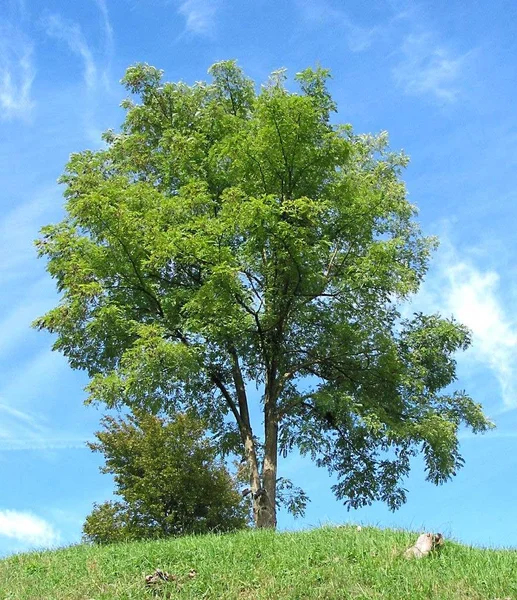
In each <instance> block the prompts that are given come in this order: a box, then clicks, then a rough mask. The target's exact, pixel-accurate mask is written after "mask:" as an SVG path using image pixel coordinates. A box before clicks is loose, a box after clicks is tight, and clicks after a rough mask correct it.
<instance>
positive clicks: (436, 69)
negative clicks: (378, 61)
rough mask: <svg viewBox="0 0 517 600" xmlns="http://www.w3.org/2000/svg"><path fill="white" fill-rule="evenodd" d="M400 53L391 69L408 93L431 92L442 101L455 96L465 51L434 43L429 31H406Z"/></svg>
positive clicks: (463, 63) (457, 91) (430, 93)
mask: <svg viewBox="0 0 517 600" xmlns="http://www.w3.org/2000/svg"><path fill="white" fill-rule="evenodd" d="M401 54H402V57H401V60H400V62H399V63H398V64H397V65H396V66H395V67H394V68H393V71H392V73H393V77H394V79H395V81H396V83H397V84H398V85H399V86H400V87H401V88H403V90H404V91H405V92H406V93H407V94H410V95H418V96H420V95H422V96H432V97H434V99H435V100H436V99H437V100H439V101H441V102H454V101H455V100H456V99H457V98H458V96H459V93H460V89H459V85H458V84H459V80H460V78H461V75H462V70H463V67H464V65H465V62H466V60H467V57H468V54H464V55H462V56H457V55H454V54H453V53H452V52H451V51H450V50H449V49H448V48H447V47H445V46H444V45H440V44H437V43H435V42H434V40H433V36H432V35H431V34H429V33H422V34H418V35H417V34H413V33H412V34H410V35H407V36H406V37H405V38H404V41H403V43H402V47H401Z"/></svg>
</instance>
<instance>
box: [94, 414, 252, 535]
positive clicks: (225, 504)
mask: <svg viewBox="0 0 517 600" xmlns="http://www.w3.org/2000/svg"><path fill="white" fill-rule="evenodd" d="M96 436H97V439H98V442H95V443H90V444H89V446H90V448H91V449H92V450H94V451H95V452H101V453H102V454H104V457H105V459H106V464H105V466H104V467H103V468H102V469H101V471H102V472H103V473H110V474H111V475H113V477H114V481H115V485H116V494H117V495H119V496H121V497H122V498H123V502H111V501H110V502H104V503H103V504H100V505H95V507H94V510H93V512H92V513H91V514H90V515H88V517H86V521H85V523H84V526H83V532H84V536H85V538H86V539H87V540H89V541H92V542H96V543H109V542H119V541H128V540H138V539H146V538H157V537H167V536H171V535H185V534H189V533H200V534H201V533H209V532H211V531H230V530H234V529H241V528H243V527H246V524H247V521H248V511H247V509H246V506H245V505H244V504H243V501H242V496H241V494H240V493H239V491H238V490H237V488H236V484H235V482H234V480H233V479H232V478H231V477H230V475H229V473H228V471H227V470H226V468H225V466H224V464H223V463H222V462H220V461H219V460H218V459H217V448H216V446H215V445H214V444H213V443H212V442H211V441H210V440H209V439H208V438H207V437H206V435H205V429H204V426H203V424H202V423H200V422H199V421H198V420H197V419H194V418H192V417H191V416H189V415H186V414H182V415H178V416H177V417H176V418H175V419H173V420H171V419H167V420H166V419H162V418H159V417H157V416H153V415H150V414H145V413H140V414H139V415H130V416H128V417H127V418H126V419H125V420H124V419H115V418H113V417H105V418H104V419H103V430H102V431H99V432H97V434H96Z"/></svg>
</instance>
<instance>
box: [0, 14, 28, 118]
mask: <svg viewBox="0 0 517 600" xmlns="http://www.w3.org/2000/svg"><path fill="white" fill-rule="evenodd" d="M32 54H33V47H32V44H31V43H30V41H29V40H28V39H27V38H26V37H25V36H24V35H23V34H22V33H21V32H20V31H18V30H17V29H15V28H14V27H12V26H9V25H4V26H2V27H0V108H1V110H0V118H2V119H4V120H10V119H22V120H30V117H31V113H32V110H33V108H34V106H35V102H34V100H33V99H32V97H31V90H32V82H33V80H34V76H35V70H34V66H33V62H32Z"/></svg>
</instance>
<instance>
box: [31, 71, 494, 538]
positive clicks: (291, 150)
mask: <svg viewBox="0 0 517 600" xmlns="http://www.w3.org/2000/svg"><path fill="white" fill-rule="evenodd" d="M210 74H211V76H212V80H211V82H209V83H205V82H198V83H195V84H194V85H187V84H185V83H181V82H180V83H168V82H167V83H165V82H163V81H162V72H161V71H159V70H157V69H155V68H154V67H151V66H148V65H146V64H137V65H135V66H133V67H130V68H129V69H128V70H127V73H126V75H125V77H124V79H123V83H124V84H125V86H126V88H127V89H128V90H129V92H130V93H131V99H127V100H125V101H124V103H123V107H124V108H125V110H126V118H125V121H124V123H123V125H122V129H121V131H120V132H118V133H116V132H113V131H109V132H108V133H107V134H105V141H106V147H105V148H104V149H101V150H99V151H96V152H92V151H85V152H82V153H79V154H74V155H72V157H71V159H70V161H69V163H68V165H67V167H66V171H65V174H64V175H63V176H62V178H61V182H62V183H63V184H64V185H65V192H64V193H65V197H66V200H67V202H66V216H65V218H64V219H63V221H62V222H60V223H58V224H56V225H50V226H47V227H45V228H44V229H43V230H42V236H41V238H40V240H39V241H38V242H37V245H38V249H39V253H40V255H41V256H44V257H46V258H47V259H48V270H49V272H50V274H51V275H52V277H54V278H55V279H56V281H57V286H58V289H59V291H60V292H61V295H62V296H61V301H60V303H59V305H58V306H56V308H54V309H53V310H51V311H50V312H48V313H47V314H46V315H44V316H43V317H41V318H40V319H39V320H38V321H37V326H38V327H40V328H42V329H46V330H49V331H51V332H53V333H54V334H56V336H57V339H56V342H55V344H54V348H55V349H56V350H59V351H61V352H63V353H64V354H65V356H67V357H68V360H69V362H70V365H71V366H72V367H73V368H77V369H85V370H86V371H87V372H88V374H89V376H90V377H91V382H90V384H89V386H88V390H89V394H90V395H89V399H90V400H91V401H100V402H104V403H106V404H107V405H108V406H110V407H112V406H116V405H120V404H125V405H128V406H130V407H139V408H142V409H145V410H150V411H157V410H165V411H168V412H170V413H174V412H175V411H181V410H185V409H190V410H194V411H196V412H197V413H198V414H199V415H200V416H201V417H203V418H204V419H205V420H207V422H208V423H209V424H210V427H211V428H212V429H213V431H215V432H217V433H218V435H219V440H220V443H221V448H223V449H225V450H226V451H234V452H241V453H242V454H243V456H244V457H245V459H246V461H247V464H248V467H249V478H250V488H251V491H252V493H253V498H254V518H255V522H256V524H257V525H258V526H266V527H274V526H275V524H276V510H275V506H276V494H277V485H278V481H279V477H278V474H277V464H278V457H279V454H286V453H288V452H289V451H291V450H292V449H295V448H297V449H298V450H299V451H300V452H301V453H302V454H304V455H309V456H310V457H312V458H313V459H314V460H315V461H316V463H317V464H318V465H322V466H325V467H327V468H328V469H329V471H330V472H332V473H334V474H335V475H336V476H337V483H336V485H335V486H334V491H335V493H336V495H337V497H338V498H339V499H343V500H344V501H345V502H346V503H347V504H348V506H351V507H357V506H361V505H364V504H367V503H370V502H372V501H374V500H376V499H380V500H383V501H385V502H387V503H388V505H389V506H390V507H391V508H396V507H398V506H399V505H400V504H401V503H403V502H404V500H405V491H404V489H403V487H402V486H401V482H402V481H403V479H404V477H405V476H406V475H407V473H408V471H409V467H410V461H411V458H412V457H413V456H414V455H416V454H417V453H420V452H423V456H424V458H425V464H426V469H427V478H428V479H429V480H431V481H433V482H435V483H441V482H443V481H445V480H447V479H448V478H449V477H451V476H452V475H453V474H454V473H455V471H456V469H457V468H458V467H459V466H461V464H462V459H461V456H460V454H459V451H458V440H457V432H458V428H459V427H461V426H462V425H465V426H468V427H470V428H472V429H473V430H474V431H483V430H485V429H486V428H487V427H489V426H490V423H489V421H488V420H487V419H486V418H485V416H484V415H483V413H482V410H481V408H480V406H479V405H477V404H475V403H474V402H473V401H472V400H471V398H470V397H469V396H468V395H467V394H465V393H464V392H462V391H450V387H449V386H450V384H451V383H452V382H453V381H454V380H455V378H456V363H455V359H454V356H455V353H456V351H458V350H463V349H465V348H466V347H467V346H468V345H469V343H470V339H469V333H468V331H467V329H466V328H465V327H463V326H462V325H460V324H458V323H457V322H455V321H454V320H453V319H444V318H441V317H440V316H439V315H424V314H415V315H413V316H412V317H410V318H401V313H400V307H401V305H402V303H403V302H404V301H405V300H407V299H408V298H409V297H410V296H411V295H412V294H414V293H415V292H416V291H417V289H418V287H419V285H420V283H421V281H422V279H423V277H424V275H425V272H426V268H427V264H428V259H429V256H430V253H431V251H432V249H433V247H434V246H435V240H434V239H431V238H427V237H424V236H423V235H422V234H421V232H420V230H419V227H418V225H417V223H416V221H415V212H416V211H415V208H414V207H413V206H412V205H411V204H410V203H409V202H408V200H407V197H406V191H405V187H404V184H403V182H402V180H401V177H400V175H401V171H402V169H403V167H404V166H405V165H406V163H407V158H406V157H405V156H404V155H403V154H399V153H392V152H390V151H389V149H388V146H387V137H386V135H385V134H381V135H378V136H372V135H356V134H354V132H353V131H352V128H351V127H350V126H349V125H336V124H334V122H333V120H332V119H331V116H332V112H334V111H335V109H336V107H335V104H334V102H333V100H332V98H331V96H330V94H329V92H328V89H327V87H326V80H327V78H328V73H327V72H326V71H325V70H322V69H316V70H312V69H307V70H305V71H303V72H301V73H299V74H297V76H296V81H297V83H298V85H299V90H298V91H297V92H293V91H290V90H289V89H288V88H287V87H286V83H285V75H284V72H283V71H278V72H276V73H273V75H272V76H271V78H270V80H269V81H268V83H267V84H266V85H264V86H262V87H261V88H260V91H257V89H256V87H255V85H254V83H253V82H252V81H251V80H250V79H248V78H246V77H245V76H244V74H243V72H242V71H241V69H240V68H239V67H238V66H237V65H236V64H235V63H234V62H232V61H229V62H221V63H217V64H215V65H214V66H213V67H212V68H211V69H210ZM255 387H257V388H258V390H259V393H260V397H261V400H260V404H259V405H258V406H257V407H253V406H250V397H253V394H252V395H250V389H251V391H252V392H253V389H254V388H255ZM257 409H260V411H261V414H262V417H263V429H262V431H260V429H259V427H258V424H257V423H256V422H254V419H252V415H256V414H257V412H258V410H257Z"/></svg>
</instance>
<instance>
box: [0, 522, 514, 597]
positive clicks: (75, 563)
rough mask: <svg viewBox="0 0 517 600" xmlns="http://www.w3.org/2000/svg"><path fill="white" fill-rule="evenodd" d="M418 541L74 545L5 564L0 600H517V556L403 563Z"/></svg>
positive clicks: (462, 554)
mask: <svg viewBox="0 0 517 600" xmlns="http://www.w3.org/2000/svg"><path fill="white" fill-rule="evenodd" d="M415 539H416V535H415V534H414V533H413V534H412V533H408V532H401V531H389V530H378V529H374V528H368V527H366V528H363V529H362V530H361V531H357V529H356V528H355V527H340V528H323V529H316V530H312V531H306V532H299V533H280V534H279V533H277V534H275V533H273V532H270V531H260V532H257V531H251V532H241V533H237V534H234V535H225V536H216V535H213V536H205V537H197V538H195V537H187V538H180V539H173V540H163V541H158V542H141V543H133V544H121V545H113V546H105V547H91V546H74V547H71V548H66V549H63V550H58V551H54V552H41V553H32V554H23V555H16V556H12V557H10V558H8V559H6V560H2V561H0V600H29V599H30V600H65V599H66V600H108V599H110V600H111V599H115V598H116V599H117V600H129V599H137V598H146V599H148V600H152V599H153V598H167V597H169V598H183V599H185V598H196V599H201V598H203V599H209V598H212V599H216V598H217V599H218V600H222V599H230V598H232V599H241V600H260V599H266V598H268V599H271V600H284V599H286V598H291V599H295V598H296V599H301V598H310V599H315V598H319V599H322V600H323V599H325V600H332V599H335V598H342V599H344V598H354V599H359V598H361V599H367V598H368V599H373V598H383V599H392V600H401V599H403V598H411V599H412V600H420V599H424V598H425V599H428V598H437V599H438V598H439V599H440V600H444V599H462V600H467V599H468V600H476V599H492V600H494V599H496V598H497V599H506V598H511V599H512V600H513V599H516V600H517V551H508V550H501V551H494V550H481V549H474V548H468V547H465V546H461V545H459V544H455V543H452V542H449V543H446V545H445V547H444V548H443V549H442V551H441V552H440V554H439V555H436V556H433V557H429V558H426V559H422V560H412V561H408V560H405V559H404V558H403V557H402V556H401V555H402V553H403V551H404V549H405V548H406V547H408V546H410V545H411V544H412V543H413V542H414V541H415ZM157 567H158V568H161V569H163V570H165V571H168V572H170V573H174V574H176V575H177V576H178V581H177V582H173V583H165V584H163V585H162V586H160V589H159V590H156V591H150V590H148V589H146V588H145V585H144V576H145V575H146V574H149V573H152V572H153V571H154V569H155V568H157ZM192 568H193V569H196V571H197V576H196V577H195V578H192V579H191V578H189V577H188V573H189V570H190V569H192Z"/></svg>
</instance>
